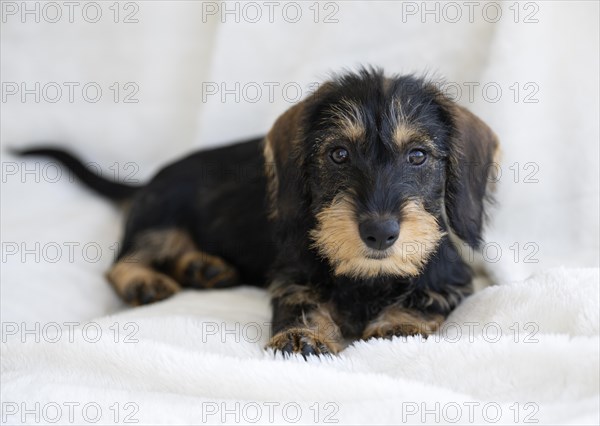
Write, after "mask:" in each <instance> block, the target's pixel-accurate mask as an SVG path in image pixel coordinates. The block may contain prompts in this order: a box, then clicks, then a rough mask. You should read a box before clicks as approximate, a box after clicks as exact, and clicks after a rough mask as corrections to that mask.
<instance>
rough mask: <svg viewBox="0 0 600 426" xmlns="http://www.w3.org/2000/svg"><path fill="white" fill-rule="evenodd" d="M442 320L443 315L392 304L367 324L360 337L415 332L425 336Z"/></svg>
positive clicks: (386, 336) (434, 330) (399, 334)
mask: <svg viewBox="0 0 600 426" xmlns="http://www.w3.org/2000/svg"><path fill="white" fill-rule="evenodd" d="M443 321H444V316H443V315H440V314H433V313H427V312H422V311H417V310H414V309H407V308H405V307H403V306H399V305H396V304H394V305H390V306H388V307H386V308H385V309H384V310H383V311H382V312H381V313H380V314H379V315H378V316H377V318H375V319H374V320H373V321H371V322H369V323H368V324H367V326H366V327H365V330H364V331H363V335H362V338H363V340H367V339H371V338H373V337H383V338H391V337H393V336H414V335H417V334H420V335H422V336H424V337H427V336H429V335H430V334H433V333H435V332H436V331H437V329H438V328H439V326H440V324H441V323H442V322H443Z"/></svg>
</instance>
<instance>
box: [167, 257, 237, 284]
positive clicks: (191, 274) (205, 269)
mask: <svg viewBox="0 0 600 426" xmlns="http://www.w3.org/2000/svg"><path fill="white" fill-rule="evenodd" d="M180 270H182V271H183V272H182V273H181V274H180V277H179V278H180V280H181V282H182V283H183V284H184V285H185V286H188V287H193V288H225V287H232V286H235V285H237V284H238V282H239V280H238V273H237V271H236V270H235V268H234V267H233V266H231V265H229V264H228V263H226V262H225V261H224V260H222V259H221V258H219V257H216V256H211V255H207V254H205V253H200V252H198V253H193V254H192V255H188V256H186V257H185V258H183V259H181V260H180Z"/></svg>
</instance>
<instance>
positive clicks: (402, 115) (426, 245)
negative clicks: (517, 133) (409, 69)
mask: <svg viewBox="0 0 600 426" xmlns="http://www.w3.org/2000/svg"><path fill="white" fill-rule="evenodd" d="M497 150H498V143H497V140H496V137H495V135H494V134H493V132H492V131H491V130H490V129H489V128H488V126H487V125H486V124H485V123H483V122H482V121H481V120H480V119H478V118H477V117H476V116H475V115H473V114H472V113H470V112H469V111H467V110H466V109H464V108H462V107H460V106H458V105H456V104H455V103H453V102H452V101H451V100H450V99H448V98H447V97H446V96H445V95H443V94H442V93H441V92H440V91H439V90H438V89H437V88H436V87H435V86H434V85H433V84H431V83H429V82H427V81H425V80H422V79H418V78H415V77H412V76H407V77H394V78H386V77H384V76H383V74H382V73H381V72H380V71H373V70H363V71H360V72H358V73H350V74H346V75H343V76H340V77H337V78H335V79H334V80H333V81H330V82H327V83H325V84H324V85H322V86H321V87H320V88H319V90H317V91H316V92H315V93H314V94H312V95H311V96H310V97H308V98H307V99H305V100H304V101H302V102H300V103H299V104H297V105H295V106H294V107H292V108H290V109H289V110H288V111H286V112H285V113H284V114H283V115H282V116H281V117H280V118H279V119H278V120H277V121H276V123H275V125H274V126H273V128H272V129H271V131H270V132H269V134H268V136H267V138H266V139H265V160H266V163H267V172H268V178H269V192H270V198H271V216H272V218H273V219H274V220H275V221H278V222H279V223H280V225H281V226H282V227H285V228H288V229H289V227H296V228H297V227H298V225H299V224H302V223H304V224H309V228H310V229H304V230H300V232H304V234H305V235H308V236H309V239H310V243H311V245H312V247H313V248H314V249H316V250H317V251H318V252H319V253H320V255H321V256H322V257H324V258H325V259H327V261H328V262H329V263H330V265H331V266H332V270H333V272H334V273H335V274H336V275H348V276H352V277H355V278H371V277H376V276H379V275H395V276H412V275H417V274H418V273H419V272H420V271H421V269H422V268H423V266H424V265H425V264H426V263H427V260H428V258H429V256H430V255H431V254H432V253H433V252H435V250H436V248H437V246H438V243H439V242H440V240H441V238H442V237H443V236H444V234H445V233H446V230H447V225H449V226H450V228H451V229H452V230H453V231H454V233H455V234H456V235H457V236H458V237H460V238H461V239H463V240H464V241H466V242H467V243H468V244H469V245H471V246H472V247H476V246H477V245H478V244H479V242H480V241H481V233H482V225H483V220H484V199H485V198H486V193H487V191H488V182H489V181H490V179H489V176H488V171H493V170H494V168H493V167H490V166H491V165H492V163H493V161H494V156H495V155H496V152H497ZM286 232H287V231H286Z"/></svg>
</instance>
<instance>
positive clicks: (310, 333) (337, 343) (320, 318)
mask: <svg viewBox="0 0 600 426" xmlns="http://www.w3.org/2000/svg"><path fill="white" fill-rule="evenodd" d="M270 290H271V294H272V297H273V298H272V304H273V324H272V334H273V337H272V338H271V340H270V341H269V343H268V344H267V347H270V348H273V349H274V350H275V352H277V351H281V352H283V353H284V354H290V353H299V354H301V355H302V356H304V357H306V356H307V355H322V354H335V353H338V352H339V351H340V350H341V349H342V333H341V331H340V328H339V327H338V325H337V324H336V323H335V321H334V320H333V317H332V313H333V312H332V307H331V306H330V305H328V304H322V303H319V301H318V298H317V297H316V295H315V294H314V293H313V292H312V291H311V290H310V289H309V288H308V287H306V286H301V285H296V284H291V285H286V286H278V285H275V286H271V289H270Z"/></svg>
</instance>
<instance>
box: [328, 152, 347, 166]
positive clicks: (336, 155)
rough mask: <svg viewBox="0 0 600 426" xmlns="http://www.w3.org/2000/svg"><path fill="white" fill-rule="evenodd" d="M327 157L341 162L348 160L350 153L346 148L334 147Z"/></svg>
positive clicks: (338, 162)
mask: <svg viewBox="0 0 600 426" xmlns="http://www.w3.org/2000/svg"><path fill="white" fill-rule="evenodd" d="M329 157H331V159H332V160H333V162H334V163H336V164H342V163H345V162H346V161H348V158H349V157H350V154H349V153H348V150H347V149H346V148H334V149H333V150H332V151H331V152H330V153H329Z"/></svg>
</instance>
